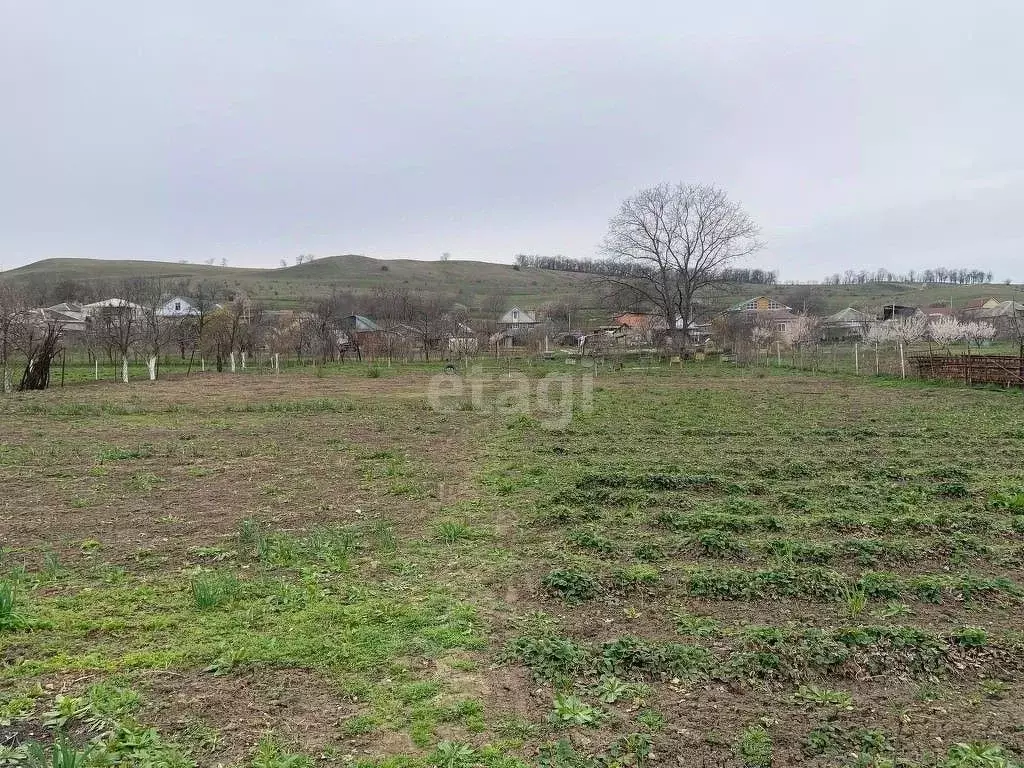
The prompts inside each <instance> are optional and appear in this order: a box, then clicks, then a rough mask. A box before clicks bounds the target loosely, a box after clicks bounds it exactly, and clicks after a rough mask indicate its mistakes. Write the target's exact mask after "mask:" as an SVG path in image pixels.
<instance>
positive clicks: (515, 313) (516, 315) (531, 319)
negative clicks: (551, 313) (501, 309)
mask: <svg viewBox="0 0 1024 768" xmlns="http://www.w3.org/2000/svg"><path fill="white" fill-rule="evenodd" d="M498 325H500V326H502V327H503V328H504V329H505V330H507V331H512V330H516V329H518V328H525V329H527V330H528V329H529V328H531V327H533V326H535V325H537V316H536V315H535V314H534V313H533V312H527V311H526V310H525V309H520V308H519V307H512V309H510V310H509V311H508V312H506V313H505V314H503V315H502V316H501V317H499V318H498Z"/></svg>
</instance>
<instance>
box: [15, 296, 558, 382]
mask: <svg viewBox="0 0 1024 768" xmlns="http://www.w3.org/2000/svg"><path fill="white" fill-rule="evenodd" d="M38 288H39V287H38V286H36V287H35V288H33V286H25V285H20V284H13V283H0V369H2V382H3V383H2V386H0V388H2V389H4V390H5V391H10V390H12V389H19V390H26V389H45V388H46V386H47V385H48V383H49V371H50V368H51V366H52V364H53V361H54V360H55V359H56V358H57V357H58V356H59V355H61V354H62V353H66V352H68V351H70V352H71V353H73V354H75V353H77V354H78V355H79V356H85V358H86V359H87V360H88V362H89V363H90V364H93V363H95V364H97V365H98V364H99V362H100V361H104V365H108V364H109V365H115V366H119V367H120V375H121V379H122V380H123V381H125V382H127V381H128V376H129V371H130V362H131V361H138V360H143V361H145V362H146V364H147V366H148V369H149V377H150V378H151V379H156V378H158V377H159V375H160V364H161V358H163V359H164V360H166V359H168V358H169V357H175V358H178V360H179V365H180V366H184V367H185V370H186V373H188V372H191V371H192V370H195V369H198V368H202V369H204V370H205V368H206V366H207V364H211V365H212V366H215V367H216V369H217V370H218V371H221V370H224V369H225V368H226V367H230V369H231V370H232V371H234V370H235V368H236V364H237V363H238V361H239V360H241V363H242V365H243V366H244V365H245V361H246V359H247V358H248V359H254V358H256V359H258V358H259V356H260V355H283V356H286V357H292V359H296V360H297V361H298V362H300V363H302V362H321V363H326V362H330V361H335V360H344V359H346V357H347V356H349V355H352V356H353V357H357V358H359V359H362V358H363V356H364V355H366V354H370V355H373V356H381V357H388V358H389V359H390V358H401V357H403V356H404V357H410V358H411V357H413V356H417V355H422V356H423V357H425V358H426V359H427V360H430V359H431V357H432V356H437V355H440V354H442V353H443V352H444V351H447V347H448V339H450V338H451V337H454V336H461V337H465V336H467V335H468V334H469V333H470V332H469V330H468V326H467V325H466V321H467V320H468V313H467V311H466V309H465V308H464V307H460V306H459V305H455V304H454V299H453V298H452V297H450V296H445V295H437V294H427V293H420V292H416V291H412V290H408V289H405V288H396V289H386V288H378V289H376V290H374V291H372V292H370V293H362V294H359V293H354V292H350V291H343V290H334V291H332V293H331V294H330V295H329V296H326V297H323V298H321V299H318V300H310V301H307V302H303V308H302V309H301V310H296V311H279V312H269V311H267V310H265V309H264V308H263V307H262V306H261V305H260V304H259V303H258V302H254V301H250V300H249V299H248V298H246V297H245V296H244V295H242V294H240V293H238V292H236V291H232V290H231V289H230V288H229V287H228V286H227V285H226V284H224V283H216V282H197V283H193V284H182V283H180V282H176V281H167V280H161V279H157V278H152V279H142V278H139V279H127V280H120V281H113V282H104V283H102V284H88V285H86V284H81V285H77V286H71V285H65V286H64V288H65V290H66V291H68V292H67V293H65V292H61V293H58V294H56V295H54V294H53V293H45V292H41V291H40V290H39V289H38ZM96 296H102V297H104V300H103V301H102V304H101V306H94V307H91V308H90V310H89V315H88V321H87V322H85V323H84V324H83V323H82V322H81V321H78V320H73V319H69V315H68V314H67V313H60V312H53V311H49V310H45V309H42V308H40V306H39V305H40V304H42V303H44V302H45V301H48V300H55V299H58V298H59V299H61V300H64V301H74V302H76V303H79V302H83V301H84V300H85V299H88V298H94V297H96ZM172 296H180V297H184V299H185V301H184V302H183V303H182V306H183V310H182V311H181V312H174V311H168V308H167V304H168V300H169V299H170V298H171V297H172ZM490 305H492V306H493V307H494V308H495V309H494V311H495V312H496V311H497V308H498V307H501V306H502V305H503V302H502V300H501V299H498V298H495V299H494V300H493V301H491V302H490ZM566 306H567V307H568V309H563V310H561V311H564V312H569V311H571V310H572V308H573V306H574V305H572V304H571V303H569V304H567V305H566ZM553 311H558V308H557V307H553ZM357 315H358V316H368V317H371V318H373V320H372V321H371V322H372V325H370V326H369V327H370V328H371V329H372V330H371V332H370V333H364V332H363V331H365V330H366V329H365V328H363V326H362V325H360V323H362V322H363V321H362V320H361V319H360V320H359V321H358V322H357V321H356V316H357ZM467 346H469V345H468V344H467Z"/></svg>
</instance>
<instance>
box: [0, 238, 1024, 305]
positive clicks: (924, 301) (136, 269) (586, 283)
mask: <svg viewBox="0 0 1024 768" xmlns="http://www.w3.org/2000/svg"><path fill="white" fill-rule="evenodd" d="M129 277H161V278H166V279H168V280H171V281H179V282H186V283H191V284H194V283H197V282H200V281H212V282H216V283H220V284H223V285H224V286H226V287H227V288H229V289H235V290H241V291H244V292H245V293H246V294H247V295H249V296H250V297H252V298H253V299H255V300H258V301H260V302H261V303H263V304H264V305H265V306H267V307H268V308H269V309H293V308H298V307H303V306H308V305H309V304H310V303H311V302H313V301H315V300H316V299H318V298H320V297H323V296H327V295H329V294H330V293H331V291H332V290H334V289H337V290H347V291H353V292H370V291H373V290H374V289H378V288H385V289H386V288H395V289H409V290H415V291H425V292H429V293H435V294H441V295H445V296H449V297H451V298H452V300H453V301H456V302H459V303H461V304H464V305H466V306H467V307H471V308H474V309H476V310H485V312H486V313H488V314H489V313H490V312H491V311H492V310H494V309H495V308H496V307H497V306H508V305H511V304H518V305H520V306H522V307H524V308H535V307H539V306H541V305H543V304H546V303H549V302H555V301H559V300H565V299H573V300H575V301H576V302H578V303H579V304H581V305H582V306H583V307H584V308H587V309H589V310H590V311H589V312H584V313H583V314H584V317H583V318H581V319H584V320H587V319H590V317H593V318H595V319H596V318H597V317H599V316H601V315H604V314H606V311H605V310H604V309H603V308H602V307H601V302H600V300H599V298H598V289H597V287H596V286H595V284H594V282H595V281H594V278H593V277H592V276H590V275H586V274H581V273H576V272H558V271H553V270H544V269H537V268H532V267H524V268H522V269H519V268H516V267H513V266H512V265H510V264H494V263H491V262H483V261H448V262H440V261H415V260H411V259H395V260H382V259H374V258H370V257H368V256H359V255H355V254H347V255H343V256H331V257H327V258H321V259H316V260H314V261H309V262H306V263H304V264H299V265H295V266H290V267H281V268H278V269H254V268H242V267H220V266H210V265H206V264H179V263H169V262H159V261H108V260H103V259H46V260H44V261H39V262H35V263H33V264H29V265H26V266H24V267H20V268H18V269H13V270H10V271H7V272H3V273H0V280H5V279H6V280H11V281H14V282H20V283H26V284H35V285H37V286H38V285H43V286H46V287H48V288H54V287H55V286H58V285H59V284H60V283H61V282H62V281H70V283H79V284H83V285H84V286H85V287H86V288H87V289H89V290H90V291H92V292H97V293H103V292H104V291H103V290H102V288H103V284H104V283H114V282H116V281H117V280H121V279H125V278H129ZM70 283H69V285H70ZM760 294H766V295H770V296H772V297H774V298H777V299H779V300H781V301H783V302H785V303H787V304H789V305H790V306H792V307H793V308H794V310H796V311H802V310H804V309H805V308H806V309H807V310H808V311H811V312H819V313H830V312H834V311H836V310H839V309H842V308H844V307H847V306H853V307H857V308H860V309H863V310H866V311H869V312H872V313H875V312H878V311H879V309H880V307H881V306H882V305H883V304H890V303H896V304H909V305H915V306H928V305H931V304H938V303H942V304H945V305H946V306H948V305H949V304H950V303H952V305H953V306H954V307H959V306H963V305H964V304H966V303H967V302H968V301H970V300H971V299H973V298H976V297H981V296H991V297H995V298H998V299H1009V298H1014V297H1015V298H1017V299H1018V300H1020V299H1021V288H1020V286H1008V285H1004V284H998V285H949V284H920V283H866V284H861V285H818V284H783V285H776V286H763V285H743V284H731V285H728V286H724V287H723V289H722V290H721V292H719V293H718V294H717V295H715V296H714V297H713V298H710V299H709V304H711V305H712V306H717V307H724V306H728V305H729V304H732V303H735V302H737V301H740V300H742V299H745V298H750V297H751V296H757V295H760ZM64 298H66V297H63V296H61V297H59V298H58V299H57V300H63V299H64Z"/></svg>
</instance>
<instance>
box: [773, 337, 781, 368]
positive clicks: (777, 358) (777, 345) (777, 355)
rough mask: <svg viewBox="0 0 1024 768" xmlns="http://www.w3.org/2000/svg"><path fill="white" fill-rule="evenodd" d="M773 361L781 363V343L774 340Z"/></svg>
mask: <svg viewBox="0 0 1024 768" xmlns="http://www.w3.org/2000/svg"><path fill="white" fill-rule="evenodd" d="M775 362H776V364H778V365H782V343H781V342H778V341H776V342H775Z"/></svg>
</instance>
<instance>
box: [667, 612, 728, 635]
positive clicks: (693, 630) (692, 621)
mask: <svg viewBox="0 0 1024 768" xmlns="http://www.w3.org/2000/svg"><path fill="white" fill-rule="evenodd" d="M674 619H675V624H676V630H677V631H678V632H679V634H681V635H689V636H692V637H711V636H714V635H717V634H719V633H720V632H721V629H722V628H721V626H720V625H719V623H718V622H717V621H715V620H714V619H713V618H711V617H710V616H697V615H695V614H692V613H688V612H686V611H680V612H678V613H676V614H675V616H674Z"/></svg>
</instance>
